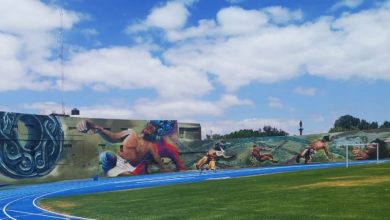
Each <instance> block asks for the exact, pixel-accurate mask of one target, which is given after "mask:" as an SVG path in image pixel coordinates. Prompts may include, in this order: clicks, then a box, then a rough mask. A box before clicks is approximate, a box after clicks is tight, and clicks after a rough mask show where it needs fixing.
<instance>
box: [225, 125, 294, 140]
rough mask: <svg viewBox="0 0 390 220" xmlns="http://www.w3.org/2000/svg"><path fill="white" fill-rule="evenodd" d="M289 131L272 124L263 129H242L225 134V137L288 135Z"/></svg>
mask: <svg viewBox="0 0 390 220" xmlns="http://www.w3.org/2000/svg"><path fill="white" fill-rule="evenodd" d="M287 135H288V133H287V132H285V131H283V130H281V129H277V128H275V127H271V126H264V127H263V131H262V130H261V129H258V130H253V129H242V130H239V131H234V132H231V133H230V134H226V135H223V136H222V138H223V139H231V138H250V137H265V136H287Z"/></svg>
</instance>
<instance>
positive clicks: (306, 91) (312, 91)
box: [294, 86, 317, 96]
mask: <svg viewBox="0 0 390 220" xmlns="http://www.w3.org/2000/svg"><path fill="white" fill-rule="evenodd" d="M294 92H295V93H297V94H299V95H304V96H315V95H316V94H317V89H316V88H312V87H310V88H307V87H302V86H298V87H296V88H295V89H294Z"/></svg>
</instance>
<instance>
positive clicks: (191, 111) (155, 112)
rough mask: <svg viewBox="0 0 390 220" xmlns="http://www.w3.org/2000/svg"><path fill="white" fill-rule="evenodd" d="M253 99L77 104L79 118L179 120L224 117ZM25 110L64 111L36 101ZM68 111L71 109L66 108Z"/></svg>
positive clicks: (24, 106)
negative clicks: (227, 112) (196, 117)
mask: <svg viewBox="0 0 390 220" xmlns="http://www.w3.org/2000/svg"><path fill="white" fill-rule="evenodd" d="M252 104H253V103H252V101H250V100H247V99H244V100H240V99H238V98H237V97H235V96H233V95H224V96H222V97H221V98H220V99H219V100H217V101H204V100H200V99H177V100H166V99H155V100H149V99H139V100H136V101H134V103H132V104H130V103H125V102H112V101H111V103H109V104H107V103H105V104H103V105H93V106H78V107H77V108H78V109H79V110H80V117H88V118H93V117H95V118H116V119H178V120H187V119H188V118H191V117H195V116H202V115H203V116H222V115H223V114H224V111H225V110H226V109H229V108H232V107H236V106H243V105H252ZM23 108H24V109H29V110H36V111H38V112H39V113H40V114H50V113H53V112H56V113H61V112H62V107H61V104H60V103H54V102H37V103H30V104H24V105H23ZM65 112H66V113H68V114H69V112H70V108H68V107H67V108H66V110H65Z"/></svg>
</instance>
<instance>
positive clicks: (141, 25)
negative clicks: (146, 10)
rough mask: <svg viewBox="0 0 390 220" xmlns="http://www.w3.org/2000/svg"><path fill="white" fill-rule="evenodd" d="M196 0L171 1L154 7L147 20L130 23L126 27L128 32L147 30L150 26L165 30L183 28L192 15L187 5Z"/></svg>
mask: <svg viewBox="0 0 390 220" xmlns="http://www.w3.org/2000/svg"><path fill="white" fill-rule="evenodd" d="M193 2H194V1H169V2H167V3H166V4H165V5H163V6H160V7H156V8H154V9H153V10H152V11H151V13H150V14H149V15H148V16H147V18H146V20H144V21H139V22H137V23H135V24H132V25H129V26H128V27H127V28H126V31H127V32H128V33H134V32H138V31H145V30H147V29H148V28H153V27H155V28H161V29H164V30H175V29H180V28H182V27H183V26H184V25H185V24H186V22H187V19H188V17H189V15H190V13H189V11H188V10H187V8H186V5H188V4H192V3H193Z"/></svg>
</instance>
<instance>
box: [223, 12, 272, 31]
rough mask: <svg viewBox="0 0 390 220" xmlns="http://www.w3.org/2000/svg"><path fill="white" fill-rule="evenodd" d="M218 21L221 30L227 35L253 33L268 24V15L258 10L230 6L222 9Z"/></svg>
mask: <svg viewBox="0 0 390 220" xmlns="http://www.w3.org/2000/svg"><path fill="white" fill-rule="evenodd" d="M217 22H218V24H219V28H220V29H221V32H222V33H224V34H226V35H232V34H233V35H234V34H239V35H242V34H246V33H253V32H254V31H257V30H258V29H259V28H262V27H263V26H265V25H267V23H268V17H267V16H266V15H264V14H263V13H260V12H258V11H257V10H245V9H242V8H239V7H229V8H224V9H222V10H220V11H219V12H218V14H217Z"/></svg>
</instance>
